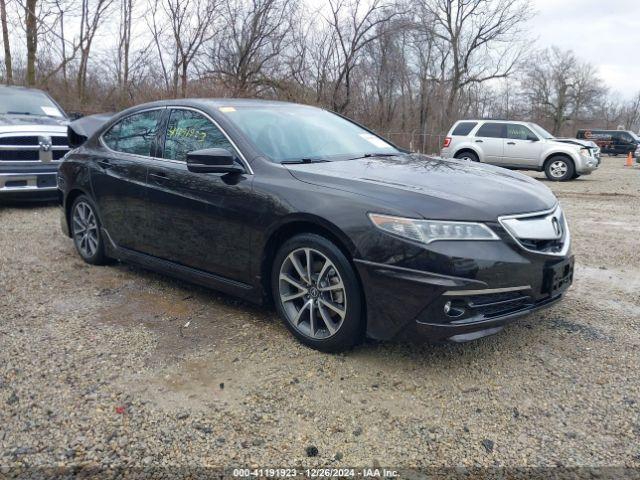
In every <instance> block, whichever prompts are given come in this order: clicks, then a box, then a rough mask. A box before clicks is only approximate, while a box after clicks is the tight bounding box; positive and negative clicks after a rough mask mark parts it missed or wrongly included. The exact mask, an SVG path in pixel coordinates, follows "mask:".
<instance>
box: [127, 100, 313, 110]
mask: <svg viewBox="0 0 640 480" xmlns="http://www.w3.org/2000/svg"><path fill="white" fill-rule="evenodd" d="M196 105H198V106H204V107H210V108H220V107H263V106H269V107H284V106H298V107H311V108H313V106H312V105H305V104H301V103H292V102H282V101H279V100H262V99H255V98H179V99H172V100H158V101H156V102H149V103H144V104H140V105H136V106H135V107H134V108H136V109H139V108H152V107H166V106H196Z"/></svg>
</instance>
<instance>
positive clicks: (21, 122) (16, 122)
mask: <svg viewBox="0 0 640 480" xmlns="http://www.w3.org/2000/svg"><path fill="white" fill-rule="evenodd" d="M67 123H68V121H67V119H66V118H54V117H45V116H38V115H6V114H0V127H22V126H24V127H30V126H34V125H35V126H46V125H51V126H65V125H66V124H67Z"/></svg>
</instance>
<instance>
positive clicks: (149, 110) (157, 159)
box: [99, 105, 254, 175]
mask: <svg viewBox="0 0 640 480" xmlns="http://www.w3.org/2000/svg"><path fill="white" fill-rule="evenodd" d="M168 109H171V110H190V111H193V112H196V113H199V114H200V115H202V116H204V117H206V118H207V119H208V120H209V121H211V123H213V124H214V125H215V126H216V128H218V130H220V131H221V132H222V134H223V135H224V136H225V138H226V139H227V140H229V143H230V144H231V145H232V146H233V148H235V150H236V152H237V153H238V155H239V156H240V160H241V161H242V164H243V166H244V167H245V169H246V170H247V173H248V174H249V175H253V174H254V173H253V169H252V168H251V166H250V165H249V162H247V159H246V158H245V156H244V154H243V153H242V151H241V150H240V149H239V148H238V146H237V145H236V143H235V142H234V141H233V140H232V139H231V137H229V135H228V134H227V132H225V130H224V129H223V128H222V127H221V126H220V124H219V123H218V122H216V121H215V120H214V119H213V118H212V117H211V115H209V114H207V113H206V112H203V111H202V110H199V109H197V108H193V107H186V106H182V105H176V106H172V105H166V106H162V107H151V108H145V109H143V110H137V111H135V112H132V113H131V114H129V115H127V116H125V117H122V118H120V119H118V121H117V122H115V123H114V124H113V125H111V127H110V128H109V130H111V128H113V127H114V126H115V125H116V124H118V123H120V122H121V121H122V120H124V119H125V118H129V117H130V116H132V115H137V114H139V113H145V112H152V111H154V110H168ZM109 130H107V131H105V132H103V133H102V134H101V135H100V137H99V140H100V144H101V145H102V146H103V147H104V148H106V149H107V150H108V151H110V152H113V153H120V154H124V155H130V156H132V157H136V158H142V159H144V160H155V161H159V162H168V163H174V164H177V165H186V163H187V162H183V161H181V160H173V159H171V158H160V157H152V156H150V155H138V154H135V153H127V152H119V151H117V150H114V149H112V148H111V147H109V146H108V145H107V143H106V142H105V141H104V138H102V137H103V136H104V134H105V133H107V132H108V131H109ZM163 149H164V145H163Z"/></svg>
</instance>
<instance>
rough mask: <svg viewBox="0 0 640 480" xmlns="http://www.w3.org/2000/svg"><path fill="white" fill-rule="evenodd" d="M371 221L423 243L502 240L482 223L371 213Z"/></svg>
mask: <svg viewBox="0 0 640 480" xmlns="http://www.w3.org/2000/svg"><path fill="white" fill-rule="evenodd" d="M369 218H370V219H371V222H373V224H374V225H375V226H376V227H378V228H379V229H380V230H384V231H385V232H388V233H392V234H394V235H398V236H399V237H403V238H408V239H409V240H414V241H416V242H421V243H431V242H435V241H437V240H500V237H498V236H497V235H496V234H495V233H494V232H493V231H492V230H491V229H490V228H489V227H487V226H486V225H484V224H482V223H472V222H448V221H442V220H417V219H414V218H402V217H390V216H388V215H379V214H377V213H370V214H369Z"/></svg>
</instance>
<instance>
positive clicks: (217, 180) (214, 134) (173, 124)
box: [147, 108, 252, 283]
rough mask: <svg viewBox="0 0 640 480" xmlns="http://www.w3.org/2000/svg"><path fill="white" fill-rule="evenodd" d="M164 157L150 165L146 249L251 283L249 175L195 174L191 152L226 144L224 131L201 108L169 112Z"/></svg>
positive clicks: (160, 255)
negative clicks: (190, 163) (190, 165)
mask: <svg viewBox="0 0 640 480" xmlns="http://www.w3.org/2000/svg"><path fill="white" fill-rule="evenodd" d="M167 115H168V119H167V126H166V132H165V136H164V142H161V153H162V157H163V159H162V160H161V159H156V160H153V161H152V162H151V163H150V164H149V177H148V202H149V211H150V215H149V217H148V220H147V224H148V225H149V230H150V231H149V239H150V242H151V243H150V244H149V245H148V247H147V249H148V253H150V254H152V255H154V256H156V257H159V258H163V259H166V260H170V261H172V262H175V263H179V264H181V265H185V266H188V267H192V268H196V269H198V270H204V271H206V272H209V273H214V274H217V275H220V276H223V277H225V278H228V279H232V280H237V281H241V282H246V283H248V282H249V281H250V280H251V279H250V274H249V271H250V258H251V241H250V238H249V232H248V229H247V227H246V224H247V221H246V218H245V216H246V215H247V211H248V209H247V208H246V204H247V202H249V201H250V198H251V178H252V177H251V175H248V174H237V173H236V174H216V173H193V172H190V171H189V170H188V169H187V164H186V158H187V153H188V152H192V151H196V150H202V149H205V148H226V149H228V150H229V151H231V152H232V153H235V154H236V156H237V155H238V154H237V152H236V150H235V149H234V147H233V145H232V144H231V142H230V141H229V140H228V139H227V137H226V136H225V134H224V133H223V132H222V131H221V130H220V129H219V128H218V127H217V126H216V125H215V124H214V123H213V122H212V121H211V119H210V118H208V117H207V116H206V115H204V114H203V113H201V112H198V111H195V110H191V109H180V108H175V109H171V110H169V111H168V112H167Z"/></svg>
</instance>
